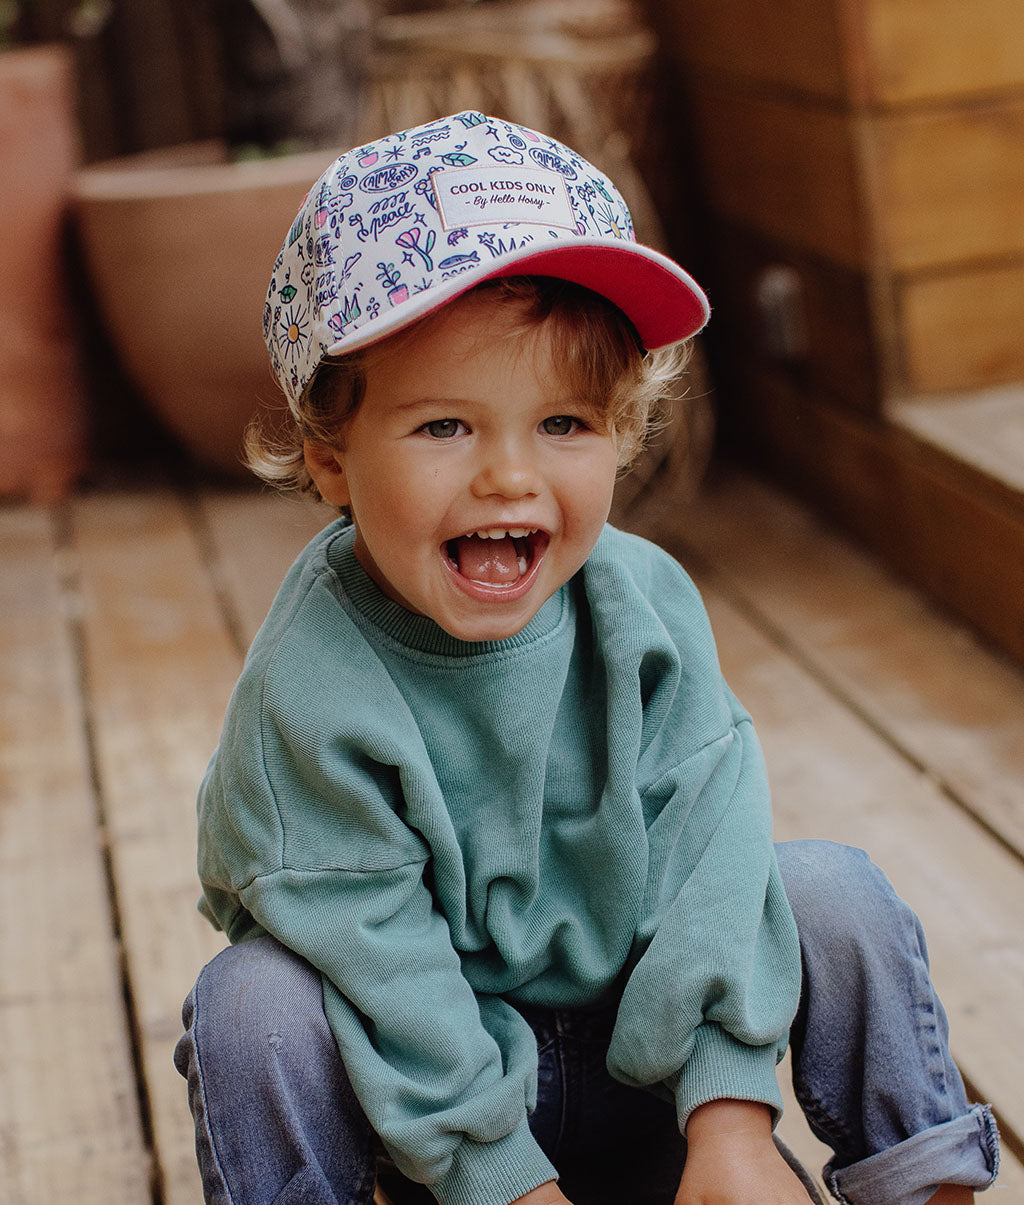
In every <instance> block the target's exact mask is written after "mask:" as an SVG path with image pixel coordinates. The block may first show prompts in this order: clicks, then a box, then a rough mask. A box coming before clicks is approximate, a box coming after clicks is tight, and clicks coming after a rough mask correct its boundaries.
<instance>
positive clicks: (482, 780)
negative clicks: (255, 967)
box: [199, 520, 800, 1205]
mask: <svg viewBox="0 0 1024 1205" xmlns="http://www.w3.org/2000/svg"><path fill="white" fill-rule="evenodd" d="M353 536H354V530H353V528H352V527H351V525H350V524H348V522H347V521H346V520H339V521H338V522H336V523H334V524H332V525H331V526H329V527H328V528H326V529H325V531H324V532H322V533H321V534H320V535H319V536H318V537H317V538H316V539H315V540H314V541H313V542H312V543H311V544H310V545H309V547H308V548H307V549H306V550H305V551H304V552H303V553H302V555H301V556H300V557H299V559H298V561H297V562H296V564H295V565H294V566H293V568H292V570H291V571H290V573H289V574H288V576H287V578H286V579H285V582H284V584H283V586H282V588H281V591H280V593H279V594H278V597H277V599H276V600H275V602H274V604H273V607H272V608H271V611H270V613H269V615H268V617H267V620H266V622H265V623H264V625H263V627H262V629H261V630H260V632H259V634H258V635H257V637H256V639H255V641H254V643H253V646H252V648H251V650H250V652H249V656H248V658H247V660H246V665H245V669H244V671H243V673H242V676H241V678H240V680H239V683H238V685H237V687H236V689H235V692H234V694H233V696H232V700H231V703H230V705H229V708H228V713H227V718H226V721H225V726H224V731H223V734H222V738H221V742H220V746H219V748H218V750H217V752H216V753H215V755H214V757H213V760H212V761H211V763H210V768H209V770H208V772H207V775H206V778H205V780H204V782H203V785H202V788H201V792H200V800H199V871H200V877H201V879H202V883H203V888H204V893H205V894H204V899H203V901H202V903H201V905H200V906H201V908H202V909H203V910H204V912H205V913H206V914H207V915H208V916H209V917H210V919H211V920H213V921H214V923H215V924H217V925H219V926H220V927H221V928H223V929H224V930H225V932H226V933H227V935H228V937H229V938H230V940H231V941H242V940H245V939H246V938H249V937H252V936H255V935H258V934H261V933H264V932H266V933H271V934H273V935H274V936H275V937H276V938H278V939H279V940H280V941H282V942H283V943H284V944H285V945H287V946H289V947H291V948H292V949H293V950H295V951H297V952H298V953H299V954H301V955H302V956H303V957H304V958H306V959H308V960H309V961H310V962H311V963H312V964H313V965H314V966H316V967H317V968H319V970H320V971H321V972H322V975H323V980H324V1001H325V1006H326V1011H327V1017H328V1020H329V1022H330V1025H331V1028H332V1030H333V1032H334V1034H335V1037H336V1039H337V1041H338V1045H339V1048H340V1050H341V1054H342V1056H343V1058H344V1061H345V1065H346V1068H347V1070H348V1072H349V1076H350V1078H351V1080H352V1083H353V1086H354V1088H355V1090H356V1093H357V1094H358V1096H359V1099H360V1101H361V1103H362V1104H363V1107H364V1109H365V1110H366V1113H367V1115H368V1117H369V1119H370V1122H371V1124H372V1125H373V1126H374V1128H375V1129H376V1130H377V1132H378V1133H379V1134H380V1135H381V1137H382V1138H383V1140H384V1142H385V1144H386V1146H387V1147H388V1149H389V1151H390V1152H391V1153H392V1155H393V1157H394V1158H395V1160H396V1162H397V1164H398V1166H399V1167H400V1168H401V1170H402V1171H404V1172H405V1173H406V1174H407V1175H409V1176H410V1177H412V1178H414V1179H417V1180H420V1181H422V1182H425V1183H427V1184H429V1185H430V1187H431V1189H432V1190H433V1192H434V1194H435V1196H436V1197H437V1198H438V1199H439V1200H440V1201H441V1202H444V1203H450V1205H480V1202H504V1201H510V1200H512V1199H514V1198H515V1197H516V1196H518V1195H521V1194H522V1193H524V1192H526V1191H528V1190H529V1189H531V1188H534V1187H536V1186H537V1185H539V1184H541V1183H543V1182H544V1181H545V1180H548V1179H551V1178H552V1176H553V1175H554V1174H555V1172H554V1169H553V1168H552V1167H551V1165H550V1163H549V1162H548V1160H547V1159H546V1157H545V1156H544V1155H543V1153H542V1152H541V1151H540V1149H539V1147H538V1146H537V1144H536V1142H535V1141H534V1139H533V1137H532V1136H531V1134H530V1130H529V1126H528V1113H529V1111H530V1110H531V1108H532V1107H533V1105H534V1103H535V1097H536V1068H537V1051H536V1043H535V1040H534V1037H533V1034H532V1031H531V1030H530V1028H529V1026H528V1025H527V1024H526V1022H525V1021H524V1020H523V1018H522V1017H521V1016H520V1015H519V1013H518V1012H517V1011H516V1008H515V1006H516V1005H517V1004H531V1005H539V1006H544V1007H553V1008H554V1007H557V1008H587V1007H592V1006H595V1005H597V1004H608V1003H612V1004H614V1003H615V1002H616V1001H618V1004H617V1014H616V1016H617V1020H616V1024H615V1028H614V1032H613V1035H612V1039H611V1044H610V1047H609V1050H608V1056H607V1058H608V1066H609V1069H610V1070H611V1072H612V1074H613V1075H615V1076H616V1077H617V1078H619V1079H621V1080H623V1081H624V1082H626V1083H628V1084H635V1085H643V1086H647V1087H650V1088H651V1089H652V1090H655V1091H658V1092H661V1093H663V1094H666V1095H668V1096H671V1097H672V1098H673V1099H674V1100H675V1102H676V1108H677V1111H678V1115H679V1121H680V1126H681V1127H682V1126H684V1125H685V1122H686V1119H687V1117H688V1116H689V1114H690V1112H691V1111H692V1110H693V1109H695V1108H696V1107H697V1106H698V1105H701V1104H703V1103H705V1102H707V1101H709V1100H713V1099H719V1098H724V1097H733V1098H738V1099H746V1100H756V1101H764V1102H767V1103H769V1104H771V1105H772V1106H773V1107H774V1108H775V1109H776V1110H781V1101H780V1099H779V1094H778V1087H777V1084H776V1078H775V1065H776V1062H777V1060H778V1059H779V1058H780V1057H781V1055H782V1052H783V1051H784V1049H785V1045H786V1040H787V1036H788V1029H789V1025H790V1022H791V1020H792V1017H793V1014H794V1011H795V1009H796V1004H797V996H798V991H799V979H800V963H799V950H798V946H797V938H796V929H795V926H794V923H793V919H792V915H791V913H790V910H789V906H788V903H787V901H786V897H785V895H784V893H783V889H782V885H781V881H780V879H779V873H778V868H777V866H776V864H775V857H774V852H773V848H772V844H771V818H770V810H769V794H768V786H767V782H766V778H765V771H764V765H763V761H762V757H761V753H760V749H759V747H758V743H757V739H756V736H755V734H754V731H753V728H752V726H751V724H750V720H749V717H748V716H747V715H746V714H745V712H744V711H743V710H742V709H741V708H740V706H739V705H738V704H737V702H736V700H735V699H734V697H733V696H732V694H731V693H730V692H729V690H728V688H727V687H726V685H725V684H724V682H723V680H722V677H721V673H720V670H719V668H718V663H717V658H716V654H715V649H714V644H713V641H712V637H711V632H710V628H709V625H708V621H707V617H706V615H705V611H704V607H703V605H702V603H701V601H700V597H699V595H698V593H697V590H696V588H695V587H694V585H693V584H692V582H691V581H690V580H689V578H688V577H687V576H686V574H685V573H684V572H683V571H682V569H680V568H679V566H678V565H677V564H676V563H675V562H674V561H673V560H672V559H671V558H670V557H668V556H667V555H666V554H665V553H664V552H662V551H661V550H659V549H657V548H656V547H654V546H653V545H651V544H648V543H646V542H645V541H642V540H640V539H637V538H636V537H633V536H629V535H624V534H623V533H621V532H618V531H615V530H614V529H612V528H606V530H605V532H604V534H603V535H602V537H601V539H600V540H599V542H598V544H597V547H596V548H595V550H594V552H593V553H592V554H591V557H590V559H589V560H588V562H587V564H586V565H585V566H584V568H583V570H582V571H581V572H580V573H579V574H578V575H577V577H576V578H575V579H574V580H573V581H571V582H570V583H569V584H568V585H567V586H565V587H564V588H563V589H562V590H561V591H559V593H557V594H556V595H555V596H554V597H552V598H551V599H550V600H549V601H548V602H547V603H545V605H544V606H543V607H542V608H541V610H540V612H539V613H538V614H537V616H536V617H535V618H534V619H533V620H532V621H531V623H530V624H529V625H528V626H527V627H526V628H525V629H523V631H521V632H519V633H518V634H517V635H515V636H513V637H511V638H510V639H507V640H502V641H495V642H486V643H479V644H476V643H474V644H468V643H464V642H462V641H459V640H457V639H455V638H453V637H451V636H449V635H447V634H446V633H445V632H444V631H442V630H441V629H440V628H439V627H437V626H436V625H435V624H434V623H433V622H432V621H431V620H429V619H427V618H425V617H422V616H415V615H412V614H410V613H409V612H408V611H406V610H404V609H403V608H402V607H401V606H399V605H398V604H396V603H394V602H391V601H390V600H389V599H387V598H386V597H384V595H383V594H382V593H381V592H380V591H379V590H378V588H377V587H376V585H375V584H374V583H373V582H372V581H371V579H370V578H369V577H368V576H367V575H366V573H365V572H364V571H363V570H362V568H361V567H360V565H359V563H358V561H357V560H356V557H355V554H354V551H353Z"/></svg>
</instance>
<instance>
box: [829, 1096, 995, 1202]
mask: <svg viewBox="0 0 1024 1205" xmlns="http://www.w3.org/2000/svg"><path fill="white" fill-rule="evenodd" d="M998 1172H999V1131H998V1130H997V1129H996V1123H995V1118H994V1117H993V1116H992V1109H991V1107H990V1106H989V1105H975V1106H974V1107H973V1108H972V1109H971V1111H970V1112H969V1113H965V1114H964V1115H963V1116H961V1117H956V1118H954V1119H953V1120H952V1121H946V1122H943V1123H942V1125H937V1126H933V1127H932V1128H931V1129H929V1130H922V1131H921V1133H920V1134H915V1135H914V1136H913V1138H908V1139H907V1140H906V1141H905V1142H901V1143H900V1144H899V1145H898V1146H894V1147H890V1148H889V1149H888V1150H886V1151H881V1152H879V1154H877V1155H871V1156H870V1157H869V1158H867V1159H862V1160H861V1161H860V1162H859V1163H852V1164H850V1166H849V1167H842V1168H839V1169H838V1170H837V1171H832V1170H831V1164H829V1166H828V1167H826V1168H825V1183H826V1184H827V1185H828V1188H829V1191H830V1192H831V1193H832V1195H833V1196H834V1197H835V1198H836V1200H837V1201H840V1202H842V1205H925V1202H926V1201H928V1199H929V1198H930V1197H932V1196H933V1195H934V1194H935V1192H936V1191H937V1190H938V1189H939V1187H940V1186H941V1185H943V1184H962V1185H965V1186H966V1187H968V1188H973V1189H974V1190H975V1191H976V1192H977V1191H980V1190H981V1189H983V1188H988V1186H989V1185H990V1184H991V1183H992V1182H993V1180H995V1178H996V1175H997V1174H998Z"/></svg>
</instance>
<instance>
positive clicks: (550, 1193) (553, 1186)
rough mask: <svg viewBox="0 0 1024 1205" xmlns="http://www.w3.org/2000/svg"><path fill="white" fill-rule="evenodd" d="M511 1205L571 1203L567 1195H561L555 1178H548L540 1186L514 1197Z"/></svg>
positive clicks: (567, 1204)
mask: <svg viewBox="0 0 1024 1205" xmlns="http://www.w3.org/2000/svg"><path fill="white" fill-rule="evenodd" d="M512 1205H572V1202H571V1201H570V1200H569V1198H568V1197H566V1196H563V1195H562V1190H561V1189H560V1188H559V1187H558V1184H557V1182H556V1181H555V1180H549V1181H548V1182H547V1184H542V1185H541V1186H540V1188H535V1189H533V1190H532V1191H531V1192H528V1193H526V1194H525V1196H522V1197H516V1199H515V1200H514V1201H513V1202H512Z"/></svg>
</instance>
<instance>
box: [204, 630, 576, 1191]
mask: <svg viewBox="0 0 1024 1205" xmlns="http://www.w3.org/2000/svg"><path fill="white" fill-rule="evenodd" d="M367 655H370V654H367ZM355 659H356V660H358V657H356V658H355ZM351 662H352V658H351V657H350V658H349V659H348V662H347V665H348V668H349V670H351ZM336 668H337V667H335V666H332V665H331V664H330V663H329V659H328V658H325V657H324V655H323V652H322V650H315V651H314V653H312V654H310V655H309V657H308V660H307V661H306V662H304V663H302V664H295V665H292V666H290V669H289V672H288V674H286V675H285V674H282V673H280V672H278V671H274V670H273V669H271V670H270V671H268V670H267V668H266V667H265V666H264V667H260V666H259V665H258V664H254V665H251V666H250V667H248V669H247V672H246V673H245V674H243V679H242V681H241V682H240V684H239V687H238V688H236V694H235V697H234V698H233V700H232V703H231V705H230V707H229V710H228V717H227V720H226V723H225V729H224V733H223V736H222V740H221V744H220V747H219V749H218V752H217V753H216V754H215V756H214V759H213V761H212V762H211V765H210V768H209V770H208V772H207V775H206V778H205V779H204V783H203V786H202V788H201V791H200V808H199V811H200V840H199V849H200V855H199V862H200V876H201V878H202V881H203V886H204V894H205V910H206V911H207V912H208V913H211V914H212V915H213V916H214V918H215V920H216V921H217V922H218V923H219V924H220V925H221V927H223V928H224V929H225V930H226V931H227V932H228V936H229V937H231V938H232V940H237V939H244V938H246V937H248V936H251V935H254V934H256V933H259V932H266V933H269V934H272V935H273V936H274V937H276V938H277V939H278V940H279V941H281V942H282V943H284V944H285V945H287V946H288V947H290V948H291V949H293V950H294V951H296V952H297V953H298V954H300V955H301V956H302V957H304V958H305V959H307V960H308V961H309V962H310V963H311V964H312V965H313V966H315V967H317V968H318V969H319V970H320V972H321V973H322V976H323V982H324V1003H325V1009H326V1013H327V1018H328V1021H329V1023H330V1026H331V1029H332V1031H333V1033H334V1036H335V1038H336V1040H337V1042H338V1045H339V1049H340V1051H341V1054H342V1058H343V1060H344V1062H345V1066H346V1070H347V1072H348V1074H349V1077H350V1079H351V1081H352V1084H353V1087H354V1089H355V1091H356V1094H357V1096H358V1097H359V1100H360V1102H361V1103H362V1105H363V1108H364V1109H365V1111H366V1113H367V1116H368V1118H369V1120H370V1123H371V1125H372V1126H373V1127H374V1129H375V1130H376V1131H377V1133H378V1134H379V1135H380V1136H381V1138H382V1139H383V1141H384V1143H385V1145H386V1146H387V1148H388V1150H389V1152H390V1153H391V1154H392V1156H393V1157H394V1159H395V1161H396V1163H397V1164H398V1166H399V1168H400V1169H401V1170H402V1171H403V1172H404V1173H405V1174H406V1175H408V1176H410V1177H411V1178H412V1179H415V1180H417V1181H420V1182H422V1183H426V1184H428V1185H429V1186H430V1188H431V1190H432V1191H433V1193H434V1195H435V1196H436V1197H437V1198H438V1200H439V1201H441V1202H443V1203H446V1205H448V1203H450V1205H478V1203H479V1202H481V1201H487V1202H489V1203H491V1202H493V1203H496V1205H497V1203H502V1202H507V1201H511V1200H513V1199H514V1198H515V1197H517V1196H520V1195H522V1194H523V1193H525V1192H527V1191H528V1190H530V1189H532V1188H535V1187H537V1186H538V1185H539V1184H542V1183H544V1182H545V1181H547V1180H550V1179H553V1178H554V1177H555V1171H554V1168H553V1167H552V1166H551V1164H550V1162H549V1161H548V1160H547V1158H546V1157H545V1156H544V1155H543V1153H542V1152H541V1150H540V1148H539V1147H538V1146H537V1144H536V1142H535V1140H534V1138H533V1136H532V1134H531V1133H530V1129H529V1125H528V1111H529V1110H530V1109H531V1108H532V1107H533V1105H534V1103H535V1099H536V1042H535V1039H534V1037H533V1034H532V1031H531V1030H530V1029H529V1026H528V1025H527V1024H526V1022H525V1021H523V1020H522V1018H520V1017H519V1015H518V1014H517V1013H516V1012H515V1011H514V1010H513V1009H512V1008H510V1007H509V1006H508V1005H507V1004H505V1003H504V1002H503V1001H500V1000H497V999H491V998H478V997H476V996H475V995H474V993H473V991H472V989H471V987H470V985H469V983H468V982H467V980H466V979H465V977H464V975H463V974H462V970H461V964H460V959H459V956H458V953H457V951H456V950H455V949H454V947H453V944H452V941H451V938H450V935H449V931H448V927H447V923H446V921H445V919H444V917H443V916H442V915H441V914H440V912H439V911H438V910H437V908H436V906H435V904H434V900H433V897H432V894H431V892H430V890H429V885H428V881H427V880H426V879H425V873H426V872H427V867H428V861H429V859H428V853H429V843H428V841H427V840H425V838H424V835H423V834H422V833H421V832H419V831H417V828H416V826H415V824H414V823H413V820H412V818H413V817H414V816H424V815H440V814H442V813H443V808H441V809H438V808H432V807H430V806H427V805H429V803H430V800H425V799H424V796H425V795H429V793H430V791H431V790H432V789H433V788H432V784H431V780H430V776H429V773H428V771H427V770H426V769H425V768H423V767H422V766H421V765H420V762H419V761H418V759H417V754H416V744H417V741H419V739H420V738H419V737H418V733H417V731H416V729H415V725H414V724H413V723H412V721H411V719H410V720H408V722H404V721H403V719H402V716H403V713H404V708H403V704H402V700H401V698H400V696H399V695H398V693H397V691H396V690H394V689H393V688H390V694H389V687H388V684H387V683H386V682H385V683H384V685H382V686H380V687H379V688H377V689H376V692H375V694H374V695H373V696H372V697H368V695H367V692H366V691H365V690H362V689H359V688H358V680H359V675H356V677H355V679H353V681H352V685H351V686H349V685H346V681H345V680H344V679H340V680H339V679H336V678H334V677H333V672H334V670H335V669H336ZM363 680H365V679H363ZM342 716H345V717H346V719H345V722H344V723H341V722H340V721H341V717H342ZM384 717H387V718H386V719H385V718H384ZM396 717H397V718H396ZM433 786H434V787H436V783H435V784H433Z"/></svg>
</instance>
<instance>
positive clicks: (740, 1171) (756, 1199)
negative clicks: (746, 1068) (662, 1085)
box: [675, 1100, 808, 1205]
mask: <svg viewBox="0 0 1024 1205" xmlns="http://www.w3.org/2000/svg"><path fill="white" fill-rule="evenodd" d="M686 1141H687V1150H686V1167H685V1169H684V1171H683V1178H682V1179H681V1180H680V1182H679V1191H678V1192H677V1193H676V1199H675V1205H808V1196H807V1190H806V1189H805V1188H804V1186H803V1185H802V1184H801V1183H800V1181H799V1180H798V1179H797V1177H796V1175H795V1174H794V1173H793V1171H792V1170H791V1169H790V1167H789V1165H788V1164H787V1163H786V1161H785V1159H783V1158H782V1156H781V1155H780V1154H779V1152H778V1151H777V1150H776V1147H775V1144H774V1143H773V1142H772V1124H771V1112H770V1110H769V1109H768V1107H767V1105H759V1104H754V1103H752V1102H748V1101H738V1100H716V1101H712V1102H711V1103H710V1104H707V1105H702V1106H701V1108H699V1109H696V1110H694V1112H693V1114H692V1115H691V1117H690V1120H689V1122H688V1123H687V1126H686Z"/></svg>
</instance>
